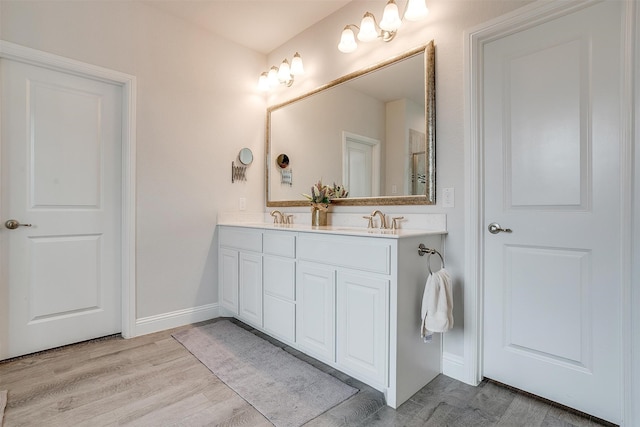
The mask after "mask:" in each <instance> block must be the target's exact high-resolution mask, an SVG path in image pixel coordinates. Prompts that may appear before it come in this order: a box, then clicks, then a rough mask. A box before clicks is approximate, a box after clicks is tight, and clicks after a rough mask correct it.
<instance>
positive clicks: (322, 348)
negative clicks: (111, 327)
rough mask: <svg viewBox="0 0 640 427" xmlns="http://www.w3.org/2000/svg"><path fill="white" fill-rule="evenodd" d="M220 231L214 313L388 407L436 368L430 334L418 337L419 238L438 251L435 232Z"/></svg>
mask: <svg viewBox="0 0 640 427" xmlns="http://www.w3.org/2000/svg"><path fill="white" fill-rule="evenodd" d="M219 230H220V231H219V241H220V249H219V259H220V265H219V280H220V284H219V289H220V305H221V308H222V314H223V315H231V316H235V317H238V318H239V319H240V320H243V321H246V322H247V323H250V324H251V325H253V326H255V327H257V328H258V329H260V330H262V331H264V332H265V333H267V334H269V335H272V336H274V337H275V338H277V339H280V340H282V341H284V342H286V343H287V344H289V345H291V346H292V347H294V348H296V349H298V350H300V351H302V352H304V353H307V354H309V355H311V356H313V357H315V358H317V359H319V360H321V361H323V362H325V363H327V364H329V365H331V366H333V367H335V368H336V369H339V370H341V371H343V372H345V373H347V374H349V375H351V376H353V377H354V378H357V379H359V380H361V381H363V382H365V383H367V384H369V385H370V386H372V387H374V388H376V389H378V390H380V391H382V392H384V394H385V397H386V401H387V404H388V405H389V406H391V407H393V408H397V407H398V406H399V405H401V404H402V403H404V402H405V401H406V400H407V399H409V398H410V397H411V396H412V395H413V394H414V393H415V392H417V391H418V390H420V389H421V388H422V387H424V386H425V385H426V384H427V383H428V382H429V381H431V380H432V379H433V378H435V376H436V375H438V374H439V373H440V370H441V357H442V354H441V341H440V336H439V334H435V335H434V337H433V341H432V342H431V343H429V344H425V343H424V342H423V341H422V339H421V338H420V324H421V319H420V306H421V303H422V293H423V290H424V285H425V281H426V279H427V275H428V266H427V257H421V256H419V255H418V245H419V244H420V243H423V244H425V245H426V246H427V247H429V248H434V249H437V250H441V248H442V236H443V235H444V232H441V233H434V232H426V231H425V232H420V231H410V230H407V231H405V230H400V231H396V232H391V231H389V232H380V231H377V230H366V229H364V230H362V231H358V232H355V231H341V230H339V229H332V228H330V227H327V228H320V229H312V228H311V227H309V226H306V228H305V226H297V228H293V227H289V228H286V229H284V228H277V227H269V226H266V225H265V226H264V227H262V228H260V227H255V226H254V227H243V226H239V225H229V226H220V228H219ZM260 268H261V270H260V271H259V269H260ZM234 309H235V311H234Z"/></svg>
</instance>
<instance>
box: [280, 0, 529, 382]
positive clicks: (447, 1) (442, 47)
mask: <svg viewBox="0 0 640 427" xmlns="http://www.w3.org/2000/svg"><path fill="white" fill-rule="evenodd" d="M401 3H402V4H401V5H400V6H401V8H402V7H403V6H404V2H401ZM526 3H528V1H514V0H504V1H478V0H475V1H474V0H427V5H428V7H429V10H430V13H429V16H428V17H427V19H426V20H425V21H422V22H416V23H407V25H406V26H405V27H403V28H401V29H400V30H399V32H398V35H397V36H396V38H395V39H394V40H393V41H391V42H390V43H386V44H384V43H382V42H378V41H377V42H373V43H370V44H365V43H360V44H359V47H358V50H357V51H356V52H354V53H351V54H344V53H341V52H340V51H338V49H337V44H338V41H339V38H340V33H341V31H342V29H343V28H344V26H345V25H346V24H359V23H360V19H362V15H363V14H364V12H366V11H370V12H372V13H374V14H375V15H376V17H377V18H378V19H379V18H380V17H381V15H382V10H383V9H384V5H385V4H386V2H385V1H384V0H380V1H378V0H376V1H354V2H352V3H350V4H348V5H347V6H346V7H344V8H343V9H341V10H339V11H338V12H336V13H335V14H333V15H331V16H329V17H328V18H326V19H325V20H323V21H322V22H320V23H318V24H317V25H315V26H313V27H311V28H309V29H308V30H306V31H305V32H303V33H301V34H300V35H298V36H297V37H295V38H293V39H292V40H290V41H288V42H287V43H286V44H284V45H283V46H281V47H280V48H278V49H276V50H275V51H274V52H272V53H271V54H270V55H269V57H268V63H269V66H270V65H277V64H279V63H280V62H281V61H282V58H285V57H291V56H292V55H293V53H294V52H296V51H298V52H300V55H301V56H302V58H303V60H304V63H305V73H306V74H305V75H304V76H302V78H300V79H296V82H295V83H294V85H293V86H292V87H291V88H288V89H287V88H280V89H278V90H277V91H275V92H274V94H273V95H272V96H271V97H270V98H269V104H270V105H273V104H276V103H279V102H283V101H285V100H286V99H289V98H291V97H294V96H297V95H300V94H302V93H305V92H308V91H310V90H312V89H315V88H316V87H319V86H321V85H322V84H324V83H327V82H329V81H332V80H334V79H336V78H338V77H340V76H342V75H344V74H347V73H349V72H352V71H356V70H359V69H361V68H364V67H367V66H370V65H373V64H375V63H378V62H381V61H383V60H385V59H387V58H389V57H391V56H395V55H398V54H400V53H403V52H405V51H408V50H410V49H411V48H414V47H418V46H420V45H423V44H426V43H427V42H428V41H429V40H432V39H433V40H434V41H435V44H436V141H437V142H436V146H437V149H436V164H437V170H436V186H437V189H438V194H437V197H436V200H438V199H439V198H440V195H441V190H442V188H446V187H453V188H455V208H453V209H445V208H442V206H441V205H440V203H438V204H437V205H436V206H412V207H403V206H398V207H386V206H385V207H384V208H383V211H385V212H391V213H393V212H402V213H446V214H447V228H448V231H449V234H448V236H447V238H446V241H445V245H446V251H445V252H446V262H447V268H448V269H449V270H450V271H451V273H452V276H453V279H454V300H455V304H454V318H455V327H454V329H453V330H452V331H450V332H448V333H447V334H445V337H444V351H445V368H446V369H450V368H447V366H449V367H451V365H452V364H453V365H456V364H457V365H458V366H457V367H456V366H453V369H461V363H462V357H463V355H464V350H463V344H464V342H463V341H464V335H463V331H464V319H463V316H462V314H463V311H464V306H463V305H462V300H463V289H464V278H463V276H462V275H463V271H464V240H465V236H464V205H463V201H464V176H465V175H464V172H465V171H464V168H463V163H464V134H463V129H464V123H463V120H464V117H463V80H462V79H463V74H462V73H463V68H462V67H463V62H462V61H463V54H462V48H463V31H464V30H465V29H468V28H471V27H473V26H476V25H478V24H480V23H482V22H485V21H488V20H489V19H491V18H494V17H496V16H499V15H502V14H504V13H507V12H509V11H511V10H513V9H516V8H518V7H520V6H523V5H524V4H526ZM333 209H334V211H336V212H347V211H353V212H370V211H371V207H369V208H362V207H334V208H333ZM403 225H404V226H406V227H410V224H403Z"/></svg>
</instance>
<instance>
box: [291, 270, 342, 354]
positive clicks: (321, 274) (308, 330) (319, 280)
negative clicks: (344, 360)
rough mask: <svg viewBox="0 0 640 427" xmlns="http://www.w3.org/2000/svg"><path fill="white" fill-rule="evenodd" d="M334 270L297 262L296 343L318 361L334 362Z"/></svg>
mask: <svg viewBox="0 0 640 427" xmlns="http://www.w3.org/2000/svg"><path fill="white" fill-rule="evenodd" d="M335 276H336V273H335V269H333V268H332V267H328V266H327V267H322V266H320V267H318V266H316V265H313V264H308V263H304V262H301V263H298V272H297V280H296V298H297V313H296V326H297V328H296V342H297V343H298V344H299V345H300V346H301V347H302V348H303V349H304V351H305V352H307V353H309V354H311V355H312V356H315V357H317V358H319V359H322V360H325V361H330V362H334V361H335V287H336V286H335V285H336V279H335Z"/></svg>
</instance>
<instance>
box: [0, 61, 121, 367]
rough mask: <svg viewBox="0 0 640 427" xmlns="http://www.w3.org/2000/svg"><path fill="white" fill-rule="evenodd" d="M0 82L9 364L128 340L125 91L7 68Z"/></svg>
mask: <svg viewBox="0 0 640 427" xmlns="http://www.w3.org/2000/svg"><path fill="white" fill-rule="evenodd" d="M0 76H1V80H2V105H1V107H2V110H1V112H2V135H1V140H0V141H1V146H0V149H1V151H0V154H1V158H2V163H1V169H2V170H1V175H0V176H1V186H0V191H1V199H0V200H1V206H0V208H1V210H0V220H1V223H0V242H1V251H2V260H1V261H0V262H1V265H0V268H1V271H2V276H1V277H0V295H7V298H6V301H5V302H4V303H0V304H3V306H2V310H0V318H1V319H0V321H1V322H2V324H5V325H8V333H6V334H2V335H0V359H2V358H6V357H13V356H18V355H22V354H27V353H31V352H35V351H39V350H43V349H47V348H52V347H57V346H60V345H65V344H69V343H74V342H78V341H82V340H86V339H90V338H95V337H99V336H104V335H109V334H113V333H117V332H120V331H121V324H122V321H121V261H120V260H121V254H120V247H121V244H120V243H121V242H120V240H121V237H120V236H121V216H122V209H121V203H122V202H121V191H122V190H121V181H122V179H121V152H122V130H121V125H122V124H121V118H122V88H121V87H120V86H117V85H113V84H108V83H105V82H102V81H98V80H93V79H89V78H84V77H80V76H77V75H72V74H66V73H63V72H59V71H53V70H49V69H46V68H41V67H37V66H32V65H27V64H24V63H20V62H16V61H11V60H6V59H3V60H0ZM10 219H14V220H16V221H18V222H20V223H23V224H30V225H29V226H26V225H25V226H19V227H17V228H12V227H11V224H9V225H8V226H7V224H5V222H6V221H7V220H10Z"/></svg>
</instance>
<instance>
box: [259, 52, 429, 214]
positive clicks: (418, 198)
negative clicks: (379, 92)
mask: <svg viewBox="0 0 640 427" xmlns="http://www.w3.org/2000/svg"><path fill="white" fill-rule="evenodd" d="M422 53H424V70H425V127H426V129H425V130H426V133H425V135H426V153H425V156H426V194H425V195H410V196H379V197H353V198H349V197H347V198H344V199H333V200H332V202H331V203H332V204H335V205H338V206H367V205H382V206H389V205H434V204H435V203H436V86H435V83H436V78H435V76H436V72H435V44H434V42H433V40H432V41H430V42H429V43H427V44H426V45H425V46H421V47H419V48H416V49H413V50H410V51H408V52H405V53H403V54H402V55H399V56H396V57H393V58H391V59H388V60H386V61H383V62H381V63H379V64H376V65H373V66H371V67H368V68H365V69H362V70H359V71H355V72H353V73H350V74H347V75H345V76H342V77H340V78H338V79H336V80H334V81H332V82H330V83H328V84H326V85H324V86H321V87H319V88H317V89H315V90H313V91H311V92H308V93H306V94H304V95H301V96H298V97H296V98H293V99H291V100H289V101H287V102H284V103H281V104H277V105H274V106H271V107H269V108H268V109H267V129H266V147H265V153H266V159H267V161H266V171H265V176H266V179H265V183H266V184H265V188H266V193H265V195H266V201H267V207H288V206H308V205H309V201H308V200H305V199H300V200H277V201H271V200H270V199H269V197H270V193H269V169H270V167H271V165H270V164H269V159H271V113H272V112H273V111H275V110H278V109H280V108H283V107H286V106H287V105H289V104H292V103H294V102H297V101H300V100H302V99H305V98H307V97H310V96H312V95H315V94H317V93H319V92H322V91H324V90H327V89H330V88H332V87H334V86H337V85H339V84H342V83H345V82H347V81H349V80H352V79H355V78H357V77H360V76H363V75H365V74H368V73H371V72H373V71H376V70H379V69H381V68H384V67H387V66H389V65H392V64H394V63H396V62H399V61H402V60H404V59H407V58H410V57H412V56H415V55H419V54H422Z"/></svg>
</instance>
